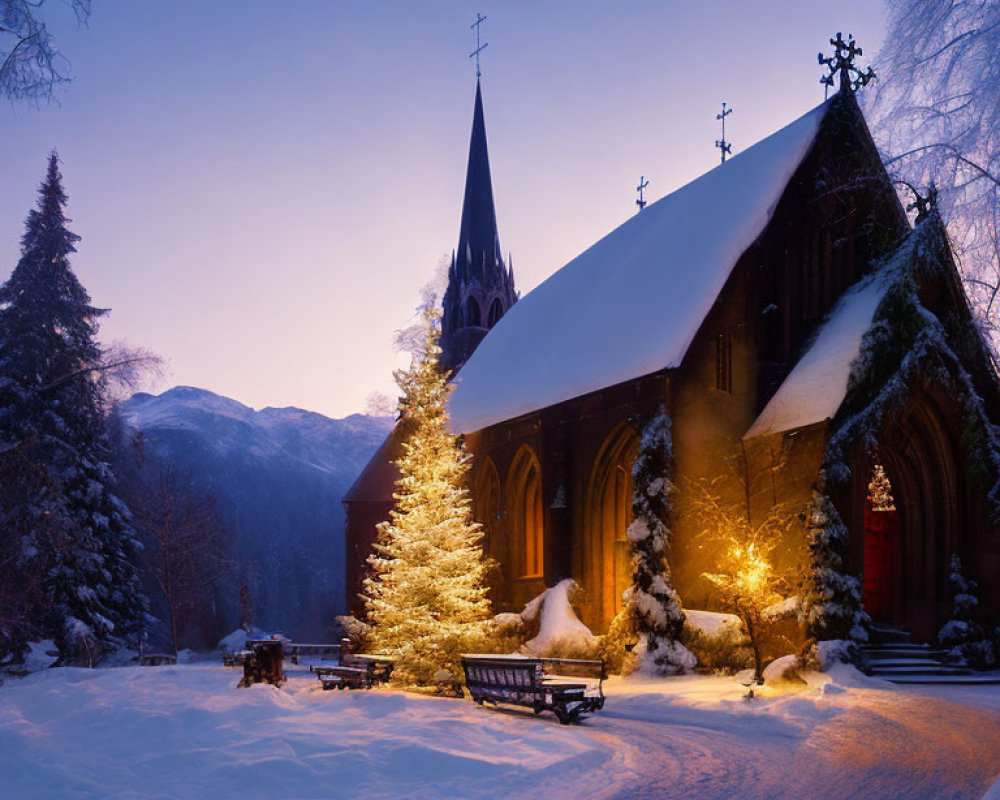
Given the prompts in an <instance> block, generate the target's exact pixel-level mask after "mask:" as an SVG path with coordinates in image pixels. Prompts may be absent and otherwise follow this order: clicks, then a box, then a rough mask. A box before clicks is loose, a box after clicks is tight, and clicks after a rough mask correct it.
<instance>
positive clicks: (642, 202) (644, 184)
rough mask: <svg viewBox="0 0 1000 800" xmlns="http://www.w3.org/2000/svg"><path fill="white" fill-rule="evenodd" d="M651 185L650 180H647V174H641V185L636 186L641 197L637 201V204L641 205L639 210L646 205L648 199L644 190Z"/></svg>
mask: <svg viewBox="0 0 1000 800" xmlns="http://www.w3.org/2000/svg"><path fill="white" fill-rule="evenodd" d="M647 186H649V181H647V180H646V176H645V175H640V176H639V185H638V186H636V187H635V190H636V191H637V192H638V193H639V199H638V200H636V201H635V204H636V205H637V206H639V210H640V211H642V210H643V209H644V208H645V207H646V199H645V198H644V197H643V195H642V190H643V189H645V188H646V187H647Z"/></svg>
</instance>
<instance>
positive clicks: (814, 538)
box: [800, 471, 871, 661]
mask: <svg viewBox="0 0 1000 800" xmlns="http://www.w3.org/2000/svg"><path fill="white" fill-rule="evenodd" d="M806 541H807V543H808V546H809V571H808V574H807V576H806V579H805V581H804V582H803V587H802V595H801V600H800V615H801V617H802V619H803V621H804V622H805V625H806V630H807V631H808V633H809V637H810V638H811V639H812V641H813V642H814V643H819V642H824V641H840V642H844V644H843V645H842V646H841V654H842V656H843V657H846V658H847V659H848V660H851V661H857V659H858V657H859V656H860V650H859V649H858V644H859V643H862V642H867V641H868V628H869V626H870V624H871V620H870V619H869V617H868V615H867V614H866V613H865V612H864V610H863V609H862V607H861V584H860V583H859V582H858V579H857V578H855V577H854V576H853V575H850V574H848V573H846V572H844V556H845V555H846V553H847V542H848V533H847V527H846V526H845V525H844V523H843V520H841V518H840V514H838V513H837V509H836V508H835V507H834V505H833V503H832V502H831V501H830V498H829V497H827V495H826V475H825V473H824V472H822V471H820V474H819V477H818V478H817V481H816V487H815V488H814V489H813V504H812V508H811V509H810V510H809V517H808V520H807V529H806Z"/></svg>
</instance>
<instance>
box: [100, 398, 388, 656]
mask: <svg viewBox="0 0 1000 800" xmlns="http://www.w3.org/2000/svg"><path fill="white" fill-rule="evenodd" d="M120 416H121V419H122V422H123V423H124V425H125V428H126V430H127V432H128V433H129V434H130V435H131V436H132V437H133V438H134V436H135V435H136V434H138V433H139V432H141V433H142V441H143V447H144V448H145V449H146V450H147V451H148V452H150V453H151V454H153V455H155V457H156V458H158V459H160V460H161V461H162V462H163V463H165V464H169V465H170V466H171V467H172V468H173V469H174V470H175V472H176V473H177V474H181V475H185V476H187V480H188V481H189V483H190V485H191V486H192V487H193V488H195V489H197V490H198V491H199V492H204V493H206V494H210V495H211V496H214V498H215V503H216V509H217V511H218V513H219V516H220V517H221V520H222V522H223V523H224V524H225V525H226V526H227V527H228V528H229V530H230V536H231V544H230V553H229V557H230V558H231V559H232V561H233V563H234V569H235V570H236V572H237V574H236V575H235V576H234V577H235V583H234V585H235V586H239V585H242V584H243V583H245V584H246V585H247V586H248V587H249V590H250V599H251V607H252V611H253V617H252V621H253V622H254V624H256V625H257V626H259V627H260V628H262V629H265V630H269V631H281V632H283V633H285V634H287V635H288V636H291V637H293V638H296V639H299V640H319V641H323V640H325V639H326V638H327V637H328V636H329V630H328V629H329V625H330V623H331V622H332V621H333V617H334V615H335V614H340V613H344V609H345V607H346V598H345V594H344V593H345V589H344V585H345V584H344V511H343V508H342V506H341V504H340V500H341V497H342V496H343V494H344V492H345V491H346V490H347V489H348V488H349V487H350V485H351V483H352V482H353V481H354V479H355V478H356V477H357V476H358V474H359V473H360V472H361V470H362V469H363V467H364V465H365V464H366V463H367V461H368V459H369V458H370V457H371V455H372V454H373V453H374V452H375V450H376V449H377V448H378V446H379V445H380V444H381V443H382V440H383V439H384V438H385V436H386V434H387V433H388V432H389V430H390V428H391V427H392V419H391V418H389V417H372V416H366V415H363V414H352V415H351V416H349V417H345V418H343V419H331V418H329V417H325V416H323V415H322V414H318V413H315V412H312V411H304V410H302V409H299V408H265V409H262V410H260V411H255V410H254V409H252V408H249V407H247V406H245V405H243V404H242V403H239V402H237V401H235V400H231V399H229V398H227V397H222V396H220V395H217V394H214V393H212V392H209V391H206V390H204V389H198V388H194V387H191V386H177V387H175V388H173V389H170V390H169V391H166V392H163V393H162V394H160V395H150V394H144V393H140V394H136V395H133V396H132V397H131V398H130V399H129V400H127V401H125V402H124V403H123V404H122V406H121V407H120ZM219 606H220V607H219V608H218V609H216V610H215V613H216V615H217V616H221V617H223V619H222V620H220V626H221V628H222V629H224V630H231V629H233V628H235V627H236V625H237V624H238V622H239V619H240V604H239V600H238V597H236V596H233V597H223V598H221V599H220V601H219Z"/></svg>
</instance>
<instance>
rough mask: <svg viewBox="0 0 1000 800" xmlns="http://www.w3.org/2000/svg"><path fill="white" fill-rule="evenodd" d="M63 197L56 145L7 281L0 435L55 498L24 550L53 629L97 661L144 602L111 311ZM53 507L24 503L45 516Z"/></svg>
mask: <svg viewBox="0 0 1000 800" xmlns="http://www.w3.org/2000/svg"><path fill="white" fill-rule="evenodd" d="M66 202H67V197H66V194H65V192H64V191H63V188H62V176H61V175H60V172H59V159H58V156H57V155H56V154H55V153H53V154H52V155H51V157H50V158H49V164H48V173H47V175H46V178H45V181H44V183H43V184H42V186H41V189H40V198H39V202H38V207H37V208H36V209H33V210H32V211H31V212H29V214H28V218H27V222H26V226H25V233H24V236H23V238H22V240H21V258H20V260H19V261H18V264H17V267H16V268H15V269H14V271H13V273H12V274H11V277H10V279H9V280H8V281H7V282H6V283H5V284H4V285H3V286H2V287H0V442H3V443H7V444H8V445H11V446H17V445H21V446H22V447H23V448H24V451H25V453H26V456H27V457H28V458H30V459H31V461H32V462H33V463H34V464H36V465H38V466H39V467H40V468H42V469H43V470H44V471H45V473H46V474H47V476H48V480H47V484H48V486H49V487H50V489H51V491H53V492H54V494H55V495H56V496H57V498H58V505H59V507H60V511H61V515H62V524H61V525H60V526H59V527H58V531H57V533H56V534H54V535H51V534H50V535H46V536H44V537H39V535H38V534H39V531H41V530H42V529H43V526H41V525H36V526H33V529H32V530H31V531H29V532H28V534H27V535H26V536H25V537H24V539H23V542H22V548H21V549H22V554H23V555H24V557H26V558H29V557H30V558H33V559H40V560H41V564H42V573H43V589H44V593H45V597H46V605H47V608H46V619H45V621H44V628H45V629H46V630H47V631H48V632H49V633H50V635H52V636H53V637H54V638H55V639H56V640H57V642H58V643H59V645H60V650H61V653H62V656H63V658H64V659H65V660H68V661H74V662H77V663H86V664H93V663H94V661H95V659H96V658H98V657H99V656H100V655H101V654H102V653H104V652H106V651H108V650H110V649H113V648H115V647H118V646H121V645H123V644H126V643H130V644H131V643H134V642H135V640H136V636H137V633H138V630H139V628H140V626H141V623H142V618H143V614H144V609H145V600H144V598H143V597H142V595H141V593H140V591H139V585H138V578H137V573H136V569H135V566H134V556H135V552H134V549H135V546H136V545H135V540H134V538H133V534H132V530H131V528H130V525H129V515H128V510H127V508H125V506H124V505H123V504H122V503H121V501H120V500H119V499H118V498H117V497H116V496H115V494H114V491H113V485H114V476H113V474H112V473H111V470H110V468H109V467H108V464H107V456H108V453H107V446H106V438H105V416H104V411H103V407H102V388H103V383H102V379H101V370H100V362H101V350H100V347H99V346H98V344H97V341H96V334H97V330H98V324H97V320H98V318H99V317H100V316H102V315H103V314H104V313H106V312H105V311H104V310H102V309H98V308H95V307H94V306H93V305H91V302H90V297H89V296H88V294H87V292H86V290H85V289H84V288H83V286H82V285H81V284H80V282H79V281H78V280H77V278H76V276H75V275H74V274H73V271H72V269H71V267H70V261H69V258H70V255H71V254H72V253H74V252H76V246H75V245H76V242H77V241H79V238H80V237H78V236H77V235H76V234H74V233H73V232H71V231H70V230H69V228H68V227H67V224H68V222H69V220H68V219H67V217H66V214H65V207H66ZM11 502H12V499H7V504H8V505H9V504H10V503H11ZM15 502H16V500H15ZM29 505H31V501H29ZM5 512H6V514H7V515H10V514H11V513H15V514H16V513H17V509H16V508H10V507H8V508H6V509H5ZM45 513H46V512H45V511H44V510H42V509H40V508H28V509H27V514H28V516H32V515H34V516H35V517H36V518H38V517H40V516H41V515H45Z"/></svg>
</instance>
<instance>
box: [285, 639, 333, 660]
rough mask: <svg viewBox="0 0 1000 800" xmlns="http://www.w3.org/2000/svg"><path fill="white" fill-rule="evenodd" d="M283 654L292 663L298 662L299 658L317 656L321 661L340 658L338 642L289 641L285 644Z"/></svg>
mask: <svg viewBox="0 0 1000 800" xmlns="http://www.w3.org/2000/svg"><path fill="white" fill-rule="evenodd" d="M285 655H286V656H287V657H288V658H290V659H291V662H292V663H293V664H298V663H299V659H301V658H318V659H320V660H321V661H326V660H328V659H337V658H340V645H339V644H300V643H298V642H289V643H286V644H285Z"/></svg>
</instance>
